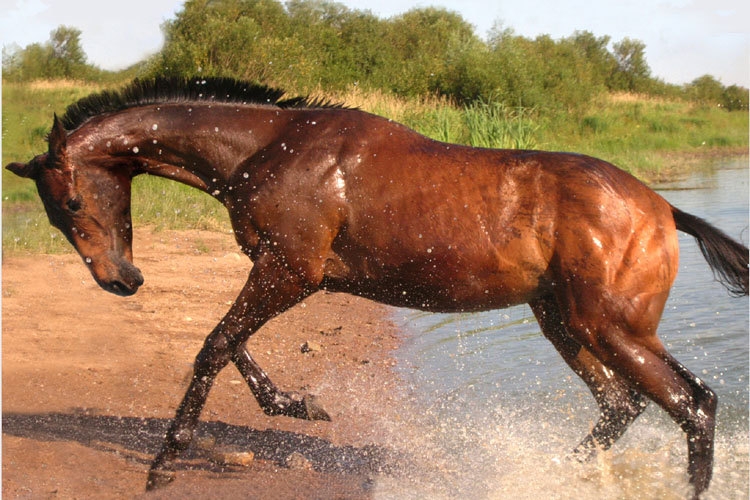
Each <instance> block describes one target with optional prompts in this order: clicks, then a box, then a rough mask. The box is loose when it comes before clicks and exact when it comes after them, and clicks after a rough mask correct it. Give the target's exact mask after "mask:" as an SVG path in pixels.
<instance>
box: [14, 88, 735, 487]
mask: <svg viewBox="0 0 750 500" xmlns="http://www.w3.org/2000/svg"><path fill="white" fill-rule="evenodd" d="M281 95H282V93H281V92H279V91H276V90H274V89H269V88H266V87H262V86H254V85H251V84H248V83H245V82H237V81H233V80H227V79H209V80H207V81H206V80H203V81H196V80H188V81H179V80H154V81H146V82H140V81H136V82H134V83H133V84H132V85H131V86H130V87H128V88H127V89H125V90H123V91H121V92H118V93H103V94H99V95H94V96H91V97H89V98H86V99H83V100H81V101H79V102H78V103H76V104H74V105H73V106H71V107H70V108H69V109H68V111H67V112H66V114H65V116H64V117H63V118H62V121H60V120H58V119H57V118H56V117H55V121H54V124H53V128H52V132H51V134H50V137H49V152H48V153H46V154H43V155H40V156H37V157H36V158H34V159H33V160H32V161H31V162H29V163H28V164H20V163H14V164H11V165H9V166H8V168H10V169H11V170H12V171H14V172H15V173H17V174H19V175H22V176H26V177H30V178H33V179H34V180H35V181H36V183H37V187H38V190H39V194H40V196H41V198H42V200H43V201H44V204H45V208H46V210H47V213H48V215H49V218H50V221H51V223H52V224H54V225H55V226H56V227H58V228H60V229H61V231H62V232H63V233H64V234H65V235H66V236H67V237H68V239H69V240H70V241H71V243H72V244H73V245H74V246H75V248H76V249H77V250H78V252H79V253H80V254H81V256H82V257H83V258H84V261H85V262H86V264H87V265H88V267H89V268H90V270H91V273H92V275H93V276H94V278H95V279H96V280H97V282H98V283H99V284H100V285H101V286H102V287H103V288H105V289H106V290H108V291H111V292H113V293H118V294H121V295H129V294H132V293H135V292H136V290H137V289H138V287H139V286H140V285H141V284H142V283H143V278H142V276H141V274H140V271H138V269H137V268H136V267H135V266H134V265H133V263H132V262H133V256H132V251H131V238H132V231H131V227H130V212H129V209H130V183H131V179H132V178H133V177H134V176H136V175H139V174H143V173H147V174H151V175H159V176H163V177H168V178H172V179H175V180H177V181H180V182H183V183H186V184H188V185H191V186H194V187H196V188H198V189H201V190H203V191H206V192H208V193H210V194H211V195H212V196H214V197H215V198H217V199H218V200H219V201H221V202H222V203H223V204H224V205H225V206H226V207H227V209H228V211H229V214H230V218H231V221H232V226H233V229H234V234H235V237H236V239H237V242H238V243H239V244H240V246H241V248H242V250H243V251H244V252H245V253H246V254H247V255H248V256H249V257H250V258H251V259H252V260H253V264H254V265H253V268H252V271H251V272H250V275H249V277H248V280H247V283H246V284H245V286H244V288H243V290H242V291H241V292H240V294H239V297H238V298H237V300H236V301H235V303H234V305H233V306H232V307H231V308H230V310H229V312H228V313H227V315H226V316H225V317H224V319H223V320H222V321H221V322H220V323H219V324H218V325H217V326H216V328H215V329H214V330H213V331H212V332H211V334H210V335H209V336H208V338H207V339H206V342H205V344H204V347H203V349H202V350H201V352H200V353H199V354H198V356H197V358H196V361H195V374H194V377H193V379H192V382H191V384H190V387H189V388H188V390H187V393H186V395H185V397H184V399H183V401H182V404H181V405H180V407H179V409H178V411H177V415H176V417H175V419H174V421H173V424H172V426H171V427H170V429H169V432H168V434H167V437H166V440H165V443H164V446H163V448H162V450H161V452H160V453H159V454H158V456H157V457H156V459H155V460H154V462H153V465H152V467H151V471H150V474H149V479H148V483H147V484H148V487H149V488H154V487H158V486H160V485H163V484H166V483H168V482H169V481H171V480H172V479H173V477H174V474H173V472H172V470H171V469H172V464H173V462H174V460H175V459H176V458H177V456H178V455H179V454H180V452H182V451H183V450H185V449H186V448H187V446H188V445H189V444H190V441H191V439H192V436H193V433H194V431H195V427H196V424H197V421H198V417H199V415H200V411H201V409H202V407H203V405H204V403H205V400H206V397H207V395H208V392H209V390H210V388H211V385H212V383H213V381H214V378H215V376H216V374H217V373H218V372H219V371H220V370H221V369H222V368H223V367H224V366H226V364H228V363H229V362H230V361H232V362H233V363H234V364H235V365H236V366H237V368H238V369H239V370H240V372H241V373H242V375H243V377H244V378H245V380H246V381H247V383H248V384H249V385H250V388H251V390H252V391H253V393H254V395H255V396H256V398H257V399H258V402H259V403H260V405H261V408H262V409H263V410H264V411H265V412H266V413H267V414H269V415H287V416H293V417H298V418H307V419H322V420H327V419H328V415H327V414H326V412H325V411H324V410H323V409H322V408H321V407H320V405H319V404H318V402H317V401H316V400H315V399H314V397H312V396H301V395H297V394H292V393H287V392H283V391H281V390H279V389H278V388H276V387H275V385H274V384H273V383H272V382H271V380H270V379H269V378H268V376H267V375H266V374H265V373H264V372H263V370H262V369H261V368H260V367H259V366H258V365H257V364H256V363H255V361H254V360H253V359H252V357H251V356H250V354H249V353H248V352H247V350H246V349H245V347H244V342H245V340H246V339H247V338H248V336H250V335H251V334H252V333H254V332H255V331H257V330H258V329H259V328H260V327H261V326H262V325H263V324H264V323H265V322H266V321H267V320H268V319H270V318H272V317H274V316H275V315H277V314H279V313H281V312H283V311H284V310H286V309H288V308H289V307H292V306H294V305H295V304H297V303H298V302H299V301H301V300H302V299H304V298H305V297H307V296H308V295H310V294H311V293H314V292H315V291H317V290H320V289H328V290H334V291H340V292H347V293H353V294H357V295H361V296H363V297H368V298H371V299H374V300H377V301H380V302H383V303H386V304H391V305H397V306H406V307H414V308H419V309H423V310H430V311H480V310H488V309H496V308H502V307H507V306H510V305H513V304H520V303H529V304H530V305H531V308H532V310H533V311H534V314H535V315H536V317H537V319H538V321H539V324H540V326H541V328H542V331H543V333H544V335H545V336H546V337H547V338H548V339H549V340H550V341H551V342H552V343H553V345H554V346H555V347H556V348H557V350H558V351H559V352H560V354H561V355H562V356H563V358H564V359H565V360H566V362H567V363H568V364H569V365H570V366H571V368H572V369H573V370H574V371H575V372H576V373H578V374H579V375H580V376H581V377H582V378H583V380H584V381H585V382H586V383H587V384H588V386H589V388H590V389H591V391H592V394H593V395H594V397H595V398H596V400H597V402H598V404H599V407H600V410H601V416H600V419H599V421H598V422H597V424H596V426H595V427H594V429H593V430H592V431H591V433H590V434H589V435H588V436H587V437H586V438H585V439H584V440H583V442H582V443H581V444H580V445H579V446H578V448H576V451H577V452H578V456H580V457H582V458H587V457H589V456H591V455H593V454H594V453H595V451H596V449H597V448H598V447H603V448H607V447H609V446H611V445H612V443H614V441H615V440H616V439H617V438H618V437H619V436H620V435H621V434H622V433H623V432H624V431H625V429H626V428H627V426H628V425H629V424H630V422H632V421H633V420H634V419H635V418H636V417H637V416H638V415H639V414H640V413H641V411H642V410H643V408H644V407H645V399H644V397H645V398H648V399H650V400H653V401H655V402H656V403H657V404H658V405H660V406H661V407H662V408H664V409H665V410H666V411H667V412H668V413H669V414H670V416H672V418H673V419H674V420H675V421H676V422H677V423H678V424H679V425H680V426H681V427H682V428H683V429H684V430H685V432H686V433H687V435H688V451H689V458H688V460H689V463H688V472H689V476H690V481H691V483H692V484H693V486H694V491H695V496H696V497H697V496H698V495H700V493H701V492H702V491H704V490H705V489H706V488H707V487H708V483H709V480H710V477H711V470H712V460H713V433H714V418H715V410H716V397H715V395H714V393H713V392H712V391H711V390H710V389H709V388H708V387H706V386H705V385H704V384H703V383H702V382H701V381H700V380H699V379H698V378H697V377H695V376H694V375H693V374H692V373H690V372H689V371H688V370H687V369H686V368H684V367H683V366H682V365H681V364H679V363H678V362H677V361H676V360H674V358H672V357H671V356H670V355H669V353H667V351H666V350H665V349H664V346H663V345H662V343H661V342H660V341H659V339H658V338H657V336H656V330H657V326H658V323H659V320H660V317H661V313H662V310H663V307H664V303H665V301H666V299H667V296H668V294H669V289H670V287H671V285H672V282H673V281H674V278H675V275H676V273H677V264H678V254H679V249H678V244H677V233H676V231H677V230H678V229H679V230H682V231H686V232H688V233H690V234H692V235H693V236H695V237H696V238H697V239H698V241H699V244H700V245H701V250H702V251H703V252H704V255H705V256H706V258H707V260H708V262H709V264H710V265H711V266H712V268H713V269H714V270H715V272H716V273H717V274H718V276H719V278H720V279H721V280H722V282H723V283H725V284H726V285H727V286H728V288H730V290H732V291H733V292H734V293H736V294H747V290H748V274H747V253H748V252H747V248H745V247H744V246H742V245H741V244H739V243H736V242H735V241H733V240H731V239H730V238H728V237H727V236H725V235H724V234H723V233H721V232H720V231H718V230H717V229H715V228H713V227H712V226H710V225H709V224H707V223H705V222H704V221H702V220H700V219H698V218H696V217H694V216H691V215H689V214H686V213H684V212H681V211H679V210H678V209H676V208H674V207H672V206H670V205H669V204H668V203H667V202H666V201H665V200H664V199H663V198H661V197H660V196H659V195H658V194H656V193H655V192H653V191H652V190H650V189H649V188H647V187H646V186H644V185H643V184H642V183H641V182H639V181H638V180H637V179H635V178H633V177H632V176H630V175H629V174H627V173H625V172H623V171H621V170H619V169H617V168H616V167H614V166H612V165H610V164H608V163H606V162H604V161H601V160H597V159H595V158H591V157H587V156H582V155H574V154H568V153H549V152H541V151H516V150H488V149H477V148H470V147H465V146H458V145H453V144H446V143H441V142H437V141H433V140H430V139H428V138H426V137H423V136H421V135H419V134H417V133H415V132H413V131H412V130H410V129H408V128H406V127H404V126H402V125H399V124H397V123H394V122H392V121H390V120H386V119H384V118H380V117H377V116H374V115H370V114H367V113H364V112H361V111H357V110H350V109H344V108H342V107H340V106H335V105H330V104H325V103H321V102H315V101H311V100H309V99H301V98H295V99H288V100H282V99H281Z"/></svg>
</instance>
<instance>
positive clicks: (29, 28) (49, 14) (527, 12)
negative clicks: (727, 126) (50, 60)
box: [0, 0, 750, 87]
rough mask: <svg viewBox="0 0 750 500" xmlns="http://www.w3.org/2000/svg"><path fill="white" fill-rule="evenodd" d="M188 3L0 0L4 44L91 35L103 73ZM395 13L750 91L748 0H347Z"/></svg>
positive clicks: (154, 36) (87, 41)
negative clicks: (632, 58)
mask: <svg viewBox="0 0 750 500" xmlns="http://www.w3.org/2000/svg"><path fill="white" fill-rule="evenodd" d="M182 3H183V0H127V1H123V0H0V43H2V45H3V46H9V45H10V44H13V43H15V44H17V45H19V46H21V47H24V46H26V45H28V44H30V43H34V42H45V41H47V40H48V39H49V34H50V32H51V31H52V30H53V29H54V28H56V27H57V26H59V25H61V24H65V25H68V26H74V27H76V28H78V29H80V30H81V31H82V35H81V42H82V45H83V49H84V51H85V52H86V55H87V56H88V60H89V62H92V63H94V64H96V65H98V66H100V67H102V68H104V69H121V68H124V67H126V66H128V65H130V64H133V63H135V62H137V61H139V60H141V59H143V58H144V57H146V56H148V55H149V54H153V53H155V52H157V51H158V50H159V48H160V47H161V44H162V43H163V41H164V38H163V35H162V32H161V28H160V27H161V24H162V23H163V22H164V21H166V20H168V19H172V18H174V16H175V13H176V12H178V11H179V10H180V9H181V6H182ZM339 3H343V4H344V5H346V6H348V7H350V8H352V9H360V10H370V11H371V12H373V13H374V14H376V15H378V16H381V17H390V16H394V15H398V14H400V13H403V12H405V11H407V10H409V9H412V8H415V7H427V6H440V7H445V8H447V9H450V10H454V11H457V12H459V13H460V14H461V15H462V16H463V17H464V19H466V20H467V21H468V22H470V23H471V24H473V25H474V26H475V28H476V30H477V34H479V35H480V36H485V35H486V34H487V32H488V31H489V30H490V29H491V28H492V26H493V25H494V24H495V23H499V24H500V25H502V26H503V27H504V28H512V29H513V30H514V31H515V32H516V33H518V34H520V35H524V36H527V37H536V36H537V35H541V34H549V35H551V36H552V37H553V38H562V37H566V36H569V35H571V34H572V33H573V32H574V31H576V30H588V31H591V32H592V33H594V34H595V35H597V36H602V35H609V36H610V37H611V38H612V40H613V41H618V40H621V39H623V38H625V37H629V38H634V39H638V40H641V41H643V42H644V43H645V44H646V59H647V61H648V64H649V66H650V67H651V71H652V74H653V75H654V76H657V77H659V78H661V79H663V80H665V81H667V82H669V83H677V84H681V83H688V82H690V81H692V80H693V79H695V78H697V77H699V76H701V75H704V74H707V73H708V74H711V75H713V76H715V77H717V78H718V79H719V80H720V81H721V82H722V83H723V84H725V85H731V84H738V85H742V86H744V87H750V28H749V27H748V26H749V25H750V2H749V1H747V0H522V1H518V0H512V1H511V0H494V1H492V0H422V1H412V0H377V1H376V0H343V1H340V2H339Z"/></svg>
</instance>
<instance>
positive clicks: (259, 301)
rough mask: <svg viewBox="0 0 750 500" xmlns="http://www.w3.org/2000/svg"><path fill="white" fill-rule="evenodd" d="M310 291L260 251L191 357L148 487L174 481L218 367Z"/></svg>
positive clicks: (300, 281)
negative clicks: (179, 400)
mask: <svg viewBox="0 0 750 500" xmlns="http://www.w3.org/2000/svg"><path fill="white" fill-rule="evenodd" d="M311 290H312V289H311V287H310V284H309V283H305V282H303V280H302V279H301V278H300V277H299V276H298V275H295V274H294V273H292V272H291V271H289V269H287V267H286V266H285V265H284V264H283V263H282V262H279V261H278V260H277V259H276V258H275V257H274V256H273V255H272V254H270V253H266V254H263V255H262V256H261V257H260V258H259V259H257V260H256V262H255V265H254V266H253V269H252V271H251V272H250V277H249V278H248V280H247V283H246V284H245V287H244V288H243V289H242V292H240V295H239V297H238V298H237V300H236V301H235V303H234V305H232V307H231V308H230V309H229V312H228V313H227V314H226V315H225V316H224V319H223V320H222V321H221V322H220V323H219V324H218V325H217V326H216V328H214V330H213V331H212V332H211V334H210V335H209V336H208V338H207V339H206V341H205V343H204V345H203V348H202V349H201V350H200V352H199V353H198V356H197V357H196V359H195V364H194V366H193V369H194V374H193V378H192V380H191V382H190V386H189V387H188V390H187V392H186V393H185V396H184V398H183V400H182V403H181V404H180V406H179V408H178V410H177V414H176V415H175V418H174V420H173V421H172V425H171V426H170V428H169V430H168V431H167V436H166V438H165V440H164V445H163V446H162V449H161V451H160V452H159V454H158V455H157V456H156V458H155V459H154V462H153V463H152V464H151V470H150V471H149V475H148V482H147V483H146V488H147V489H154V488H157V487H159V486H162V485H165V484H167V483H169V482H170V481H172V479H174V472H173V471H172V467H173V462H174V460H175V459H176V458H177V456H178V455H179V454H180V453H181V452H183V451H184V450H186V449H187V447H188V446H189V445H190V442H191V441H192V438H193V434H194V432H195V428H196V425H197V423H198V417H199V416H200V413H201V410H202V409H203V406H204V405H205V403H206V398H207V397H208V393H209V391H210V389H211V386H212V385H213V382H214V379H215V378H216V375H217V374H218V373H219V371H221V369H222V368H224V367H225V366H226V365H227V363H229V361H230V360H232V358H233V356H234V355H235V353H237V352H238V350H239V349H241V346H242V344H243V343H244V342H245V340H247V338H248V337H249V336H250V335H251V334H252V333H254V332H255V331H256V330H258V329H259V328H260V327H261V326H262V325H263V324H264V323H265V322H266V321H268V320H269V319H271V318H272V317H274V316H276V315H277V314H279V313H281V312H283V311H284V310H286V309H288V308H289V307H291V306H293V305H294V304H296V303H297V302H299V301H300V300H302V299H303V298H304V297H305V296H307V295H308V294H309V293H310V291H311Z"/></svg>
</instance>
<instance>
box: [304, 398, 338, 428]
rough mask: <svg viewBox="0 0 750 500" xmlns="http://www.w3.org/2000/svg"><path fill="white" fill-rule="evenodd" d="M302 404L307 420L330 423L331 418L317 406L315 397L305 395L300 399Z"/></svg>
mask: <svg viewBox="0 0 750 500" xmlns="http://www.w3.org/2000/svg"><path fill="white" fill-rule="evenodd" d="M302 403H304V405H305V411H306V412H307V420H325V421H326V422H330V421H331V417H330V416H328V413H327V412H326V411H325V410H324V409H323V408H322V407H321V406H320V404H318V398H317V396H313V395H312V394H307V395H305V397H304V398H302Z"/></svg>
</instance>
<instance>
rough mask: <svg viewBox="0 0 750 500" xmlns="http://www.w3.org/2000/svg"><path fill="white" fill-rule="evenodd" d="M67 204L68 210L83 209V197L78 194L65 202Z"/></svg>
mask: <svg viewBox="0 0 750 500" xmlns="http://www.w3.org/2000/svg"><path fill="white" fill-rule="evenodd" d="M65 205H67V207H68V210H70V211H71V212H77V211H79V210H80V209H81V198H79V197H78V196H76V197H75V198H71V199H69V200H68V201H67V202H65Z"/></svg>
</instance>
